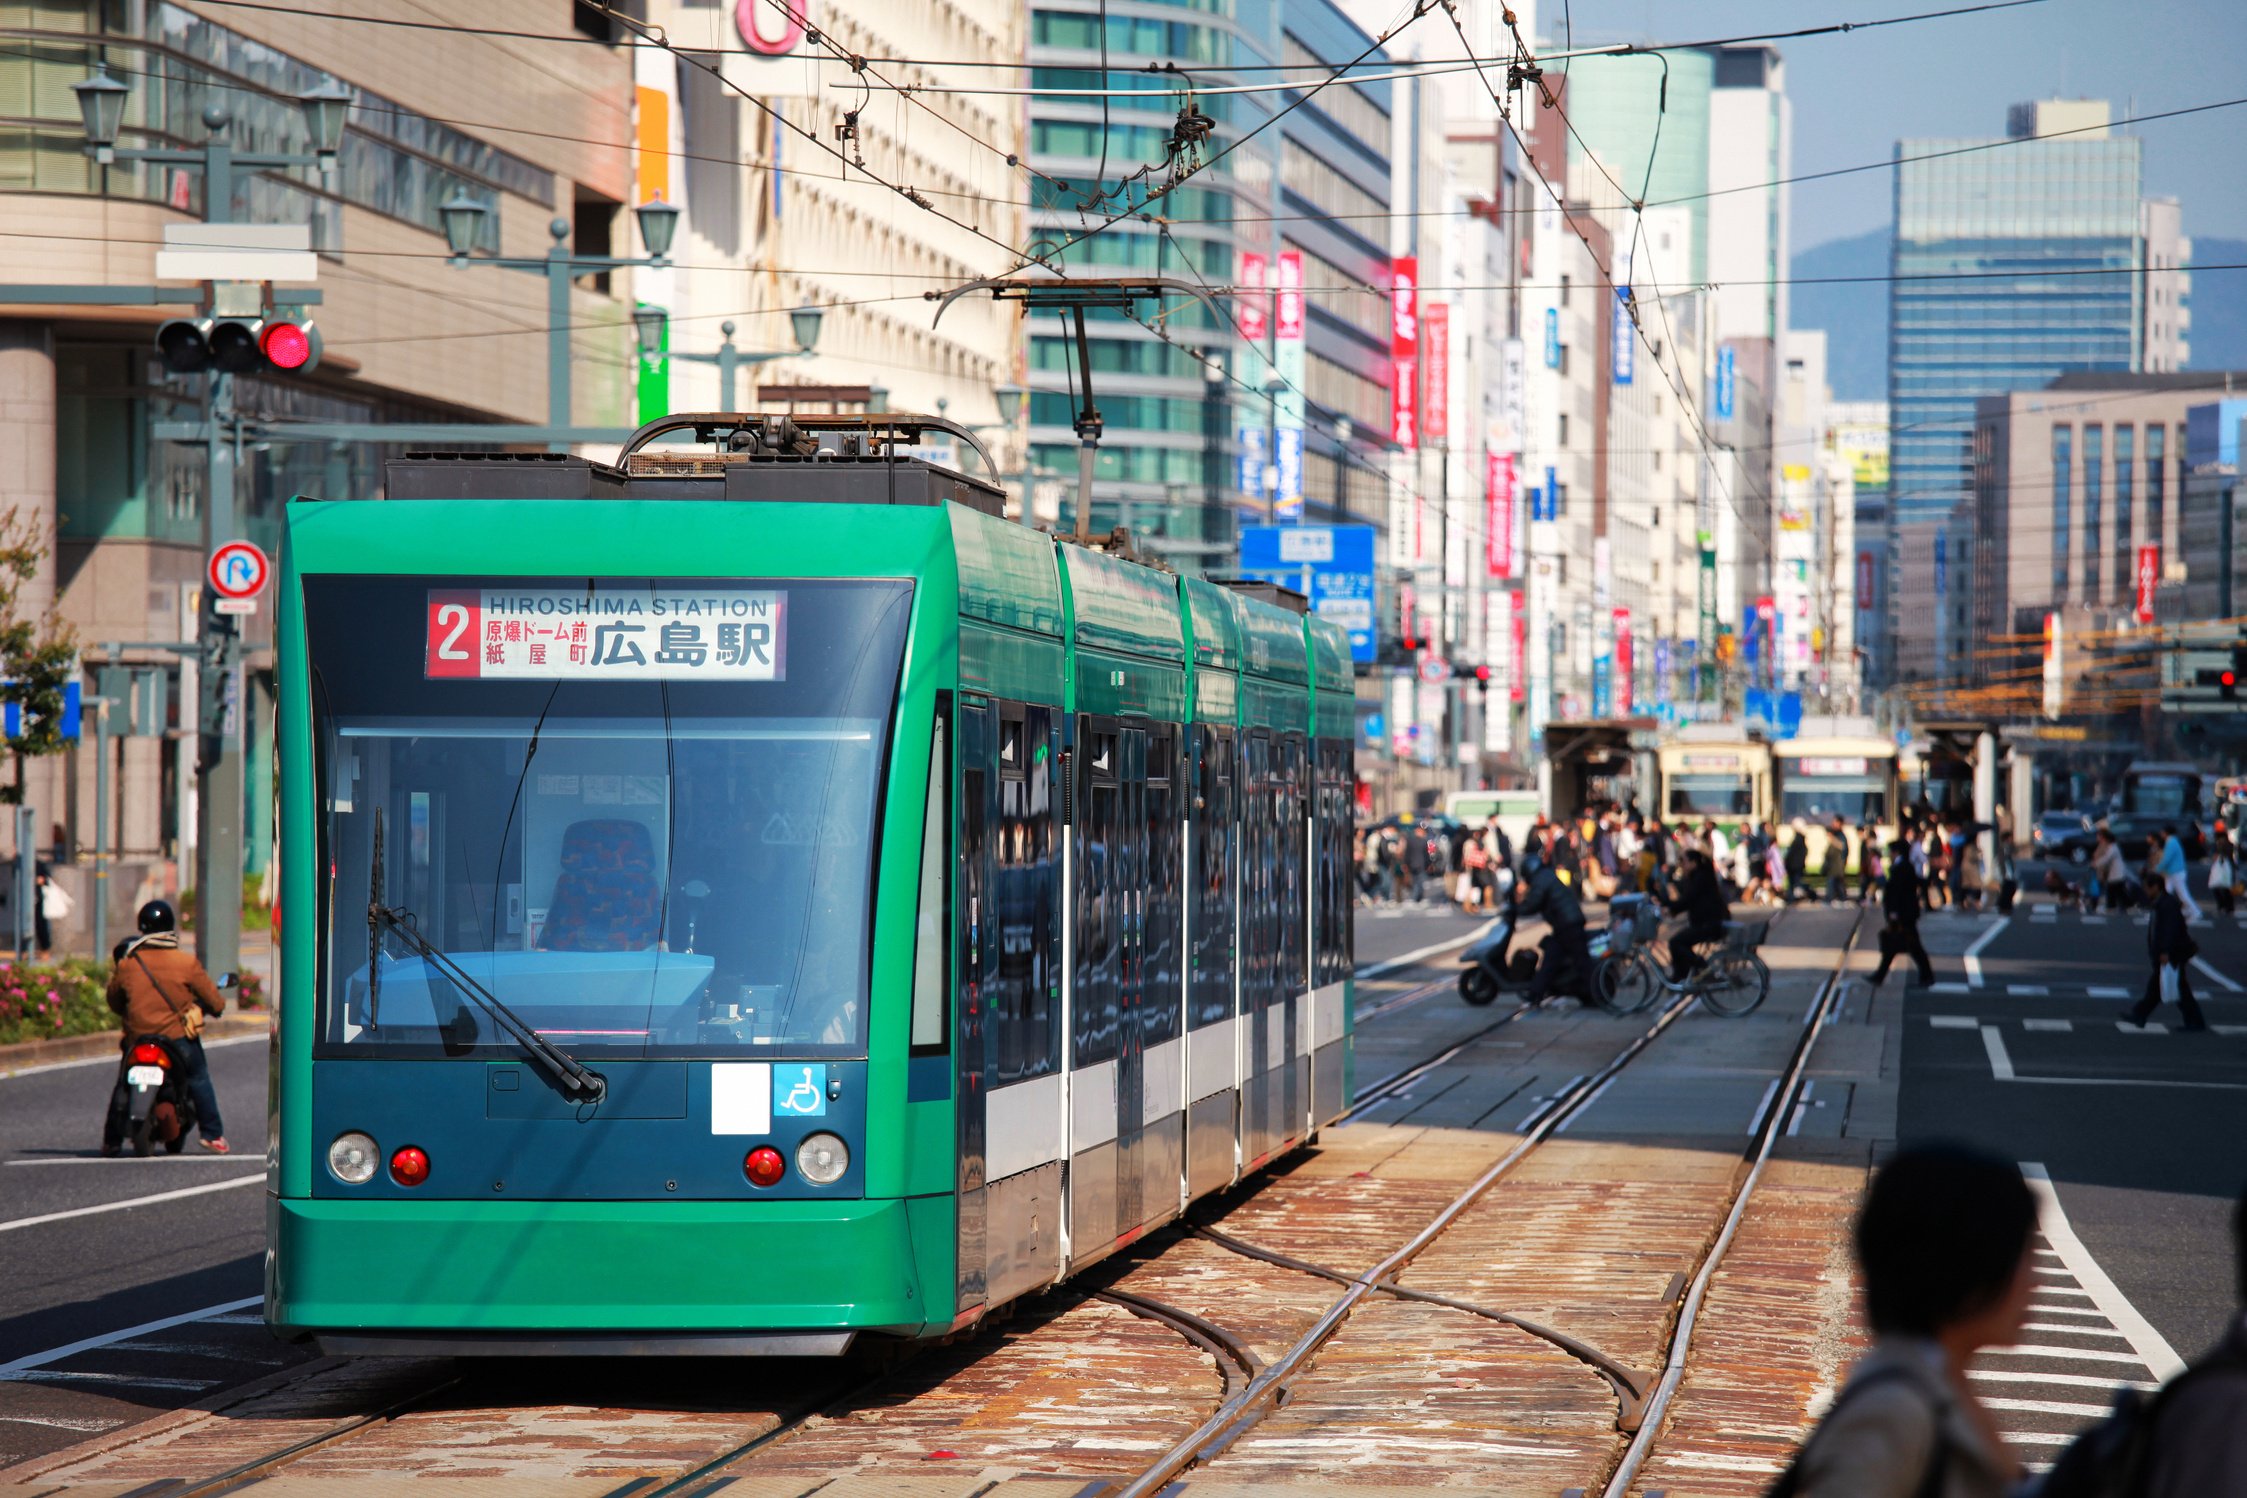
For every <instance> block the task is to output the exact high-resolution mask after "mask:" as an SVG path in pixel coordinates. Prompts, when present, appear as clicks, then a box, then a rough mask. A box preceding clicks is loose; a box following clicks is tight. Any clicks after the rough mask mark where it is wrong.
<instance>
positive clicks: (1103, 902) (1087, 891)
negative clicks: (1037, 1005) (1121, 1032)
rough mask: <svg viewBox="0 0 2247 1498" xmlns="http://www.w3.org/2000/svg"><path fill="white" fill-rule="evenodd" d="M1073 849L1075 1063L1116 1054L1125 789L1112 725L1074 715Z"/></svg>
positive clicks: (1118, 1012) (1086, 1062) (1082, 1063)
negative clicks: (1077, 811) (1078, 810)
mask: <svg viewBox="0 0 2247 1498" xmlns="http://www.w3.org/2000/svg"><path fill="white" fill-rule="evenodd" d="M1079 723H1080V725H1081V726H1080V728H1079V731H1078V734H1077V745H1078V775H1077V782H1078V785H1079V786H1080V788H1081V792H1080V806H1081V807H1082V811H1083V815H1082V816H1080V817H1079V818H1078V829H1079V832H1080V834H1081V841H1080V843H1079V847H1078V855H1077V909H1076V922H1077V974H1076V978H1077V981H1076V1004H1075V1010H1074V1028H1075V1031H1076V1033H1075V1035H1074V1036H1073V1037H1072V1039H1073V1041H1074V1043H1075V1044H1074V1054H1073V1056H1072V1058H1071V1062H1070V1064H1071V1065H1072V1066H1088V1065H1091V1064H1093V1063H1095V1062H1099V1061H1105V1060H1107V1059H1108V1058H1109V1057H1111V1056H1113V1055H1115V1054H1116V1049H1117V1046H1116V1041H1117V1027H1118V1025H1119V1023H1120V1009H1121V999H1122V982H1121V977H1122V975H1121V966H1122V958H1123V943H1122V936H1123V924H1122V921H1121V920H1120V918H1119V917H1120V914H1121V912H1120V906H1119V902H1120V900H1121V897H1122V884H1121V872H1122V871H1121V868H1120V866H1119V862H1118V860H1119V856H1120V853H1121V851H1122V850H1121V849H1120V848H1119V846H1118V833H1119V832H1120V831H1121V820H1122V819H1121V811H1122V805H1121V803H1122V799H1123V790H1122V785H1121V781H1120V774H1119V772H1120V770H1121V768H1122V764H1121V752H1122V744H1121V742H1120V740H1119V737H1118V735H1117V733H1116V731H1115V730H1114V729H1113V728H1108V727H1095V726H1094V721H1093V720H1092V719H1091V718H1082V719H1079Z"/></svg>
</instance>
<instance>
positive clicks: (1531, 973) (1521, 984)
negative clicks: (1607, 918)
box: [1459, 907, 1607, 1008]
mask: <svg viewBox="0 0 2247 1498" xmlns="http://www.w3.org/2000/svg"><path fill="white" fill-rule="evenodd" d="M1606 941H1607V933H1606V932H1605V931H1597V932H1594V933H1592V938H1591V947H1592V959H1593V961H1595V962H1596V961H1598V960H1599V956H1600V952H1601V950H1602V948H1603V947H1604V945H1605V943H1606ZM1513 942H1514V913H1513V910H1512V908H1511V907H1508V908H1507V909H1506V910H1504V911H1503V912H1501V913H1500V915H1499V916H1498V924H1497V925H1496V926H1494V927H1492V928H1491V930H1490V932H1489V934H1488V935H1486V936H1482V937H1479V938H1477V939H1476V940H1475V941H1473V942H1470V943H1469V944H1468V946H1467V949H1466V950H1465V951H1463V952H1461V953H1460V954H1459V960H1460V961H1461V962H1463V963H1465V964H1466V966H1465V967H1463V968H1461V969H1460V970H1459V997H1460V998H1462V999H1464V1000H1466V1001H1467V1002H1468V1003H1469V1004H1473V1005H1475V1006H1477V1007H1478V1008H1479V1007H1480V1006H1482V1005H1484V1004H1488V1003H1492V1002H1494V1001H1495V1000H1496V999H1497V998H1498V997H1499V995H1501V994H1511V995H1515V996H1517V997H1518V996H1524V995H1527V994H1528V992H1529V988H1530V985H1531V984H1532V983H1533V982H1535V981H1536V978H1537V966H1538V963H1539V962H1540V961H1541V960H1542V957H1543V944H1542V943H1540V944H1539V946H1538V948H1537V949H1536V950H1533V951H1524V952H1515V951H1512V950H1511V948H1512V947H1513ZM1591 979H1592V975H1591V974H1590V973H1579V972H1577V971H1575V969H1574V966H1573V964H1571V965H1570V966H1569V967H1568V968H1565V969H1563V971H1562V972H1561V973H1560V975H1559V977H1558V980H1557V981H1556V982H1555V983H1554V984H1553V987H1552V996H1553V997H1559V996H1561V995H1564V994H1565V995H1567V996H1569V997H1572V998H1576V999H1580V1000H1582V1001H1583V1002H1584V1003H1587V1004H1588V1003H1590V1002H1592V1000H1591Z"/></svg>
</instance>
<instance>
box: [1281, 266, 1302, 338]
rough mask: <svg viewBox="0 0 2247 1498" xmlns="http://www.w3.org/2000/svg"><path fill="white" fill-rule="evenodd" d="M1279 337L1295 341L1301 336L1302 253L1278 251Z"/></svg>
mask: <svg viewBox="0 0 2247 1498" xmlns="http://www.w3.org/2000/svg"><path fill="white" fill-rule="evenodd" d="M1279 320H1280V338H1281V339H1282V340H1283V341H1286V342H1297V341H1300V340H1301V338H1302V337H1303V254H1302V252H1301V251H1300V250H1282V251H1280V299H1279Z"/></svg>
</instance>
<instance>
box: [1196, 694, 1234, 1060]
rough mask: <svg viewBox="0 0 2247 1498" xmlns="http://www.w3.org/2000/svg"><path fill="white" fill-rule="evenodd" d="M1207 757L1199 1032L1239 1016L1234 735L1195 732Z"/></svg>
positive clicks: (1203, 760)
mask: <svg viewBox="0 0 2247 1498" xmlns="http://www.w3.org/2000/svg"><path fill="white" fill-rule="evenodd" d="M1194 733H1195V735H1196V736H1197V737H1198V738H1199V740H1200V742H1201V753H1200V755H1199V757H1198V760H1197V763H1196V764H1195V767H1194V776H1195V784H1196V788H1197V789H1196V794H1195V797H1194V848H1193V853H1194V956H1193V1014H1192V1017H1191V1018H1192V1023H1193V1026H1194V1028H1195V1029H1200V1028H1201V1027H1202V1026H1203V1025H1214V1024H1216V1023H1217V1022H1218V1021H1220V1020H1222V1019H1225V1018H1226V1017H1227V1016H1229V1015H1231V1014H1232V1012H1233V952H1234V945H1233V942H1234V933H1233V920H1234V916H1235V912H1234V909H1233V850H1234V839H1235V837H1236V836H1237V835H1238V834H1237V832H1236V831H1235V828H1234V823H1233V818H1234V804H1233V736H1232V734H1230V733H1229V732H1227V731H1225V730H1224V729H1221V728H1212V727H1210V726H1208V725H1206V724H1204V725H1202V726H1200V727H1198V728H1196V729H1195V730H1194Z"/></svg>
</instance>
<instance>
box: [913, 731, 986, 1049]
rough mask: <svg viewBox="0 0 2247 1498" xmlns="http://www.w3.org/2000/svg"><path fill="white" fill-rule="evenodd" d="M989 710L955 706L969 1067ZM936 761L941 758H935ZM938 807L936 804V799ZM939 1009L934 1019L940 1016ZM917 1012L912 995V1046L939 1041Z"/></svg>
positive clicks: (979, 1011) (976, 1000)
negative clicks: (925, 1030) (926, 1032)
mask: <svg viewBox="0 0 2247 1498" xmlns="http://www.w3.org/2000/svg"><path fill="white" fill-rule="evenodd" d="M988 721H989V714H988V713H986V712H985V711H984V710H983V709H982V708H979V707H962V708H961V710H960V751H961V755H960V757H961V761H962V763H961V767H960V856H959V861H958V864H957V868H958V874H957V878H958V885H957V888H955V889H954V891H953V900H952V905H953V909H954V910H955V911H957V912H958V914H957V916H956V917H955V919H956V920H957V921H958V922H959V930H960V938H959V940H960V947H959V964H960V980H959V981H960V1054H961V1064H962V1066H963V1068H973V1067H974V1066H975V1065H977V1064H978V1063H979V1061H980V1059H981V1056H982V1052H983V1034H982V1031H983V1026H984V1024H985V1023H986V1022H987V1020H986V1015H987V1012H988V1011H987V1009H986V1007H985V1006H986V1005H987V1004H988V1002H989V997H990V991H991V978H992V969H993V966H994V964H993V963H992V960H991V958H992V952H991V935H990V933H991V891H990V890H989V888H987V887H986V884H985V881H986V880H987V879H988V878H989V869H990V853H991V846H990V826H991V824H990V815H989V812H990V782H989V779H988V778H987V776H986V774H985V771H984V767H983V764H982V760H983V757H984V755H985V753H986V752H987V748H988V745H989V742H990V738H989V729H988V728H987V727H986V724H987V723H988ZM940 763H941V761H940ZM937 804H939V805H941V802H939V803H937ZM942 1017H943V1016H942V1011H941V1009H940V1010H939V1011H938V1013H937V1015H936V1016H935V1018H936V1019H937V1020H939V1021H941V1019H942ZM923 1024H924V1021H923V1016H922V1013H921V1005H920V1003H919V1001H918V998H917V997H916V1000H915V1002H914V1005H913V1046H914V1049H916V1050H918V1049H920V1048H921V1047H923V1046H928V1045H935V1044H941V1043H942V1036H943V1031H942V1030H941V1029H940V1028H937V1027H936V1026H929V1027H928V1028H929V1029H930V1030H931V1031H932V1032H933V1033H931V1034H930V1035H929V1036H928V1037H927V1038H924V1036H923Z"/></svg>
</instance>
